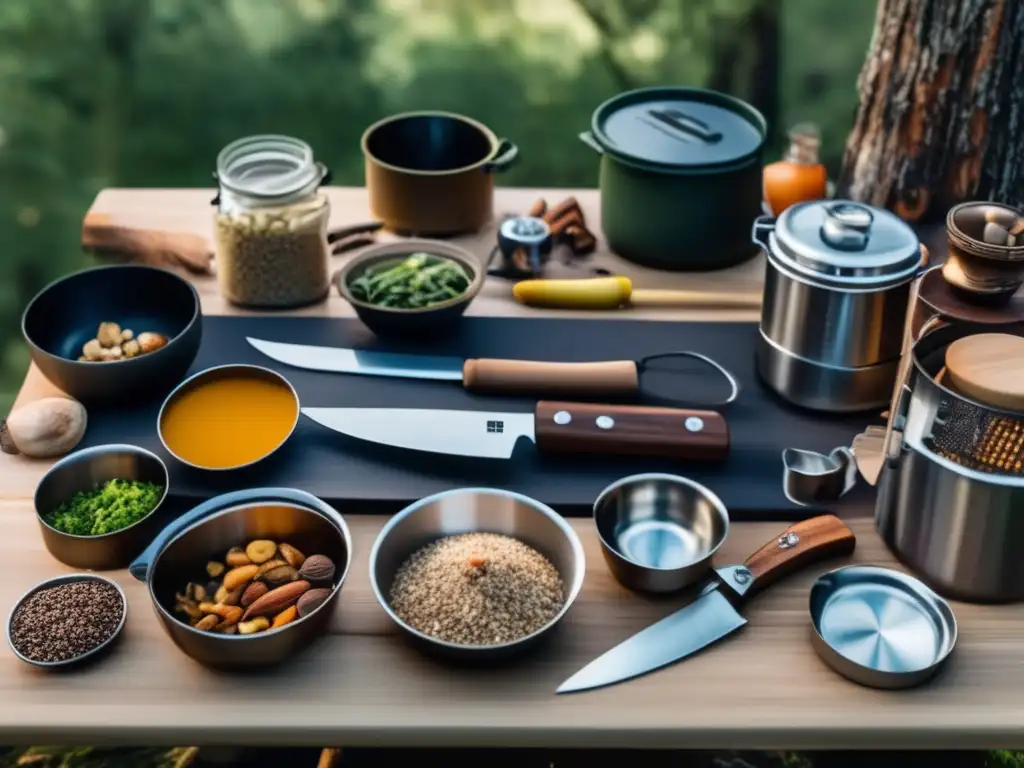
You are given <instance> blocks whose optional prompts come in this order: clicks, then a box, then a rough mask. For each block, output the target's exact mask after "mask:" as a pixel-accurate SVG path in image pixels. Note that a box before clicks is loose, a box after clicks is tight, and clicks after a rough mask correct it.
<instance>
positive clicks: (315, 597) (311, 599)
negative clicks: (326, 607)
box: [296, 587, 331, 618]
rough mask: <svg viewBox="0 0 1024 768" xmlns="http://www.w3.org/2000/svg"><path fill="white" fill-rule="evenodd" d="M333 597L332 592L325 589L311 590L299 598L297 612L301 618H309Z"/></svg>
mask: <svg viewBox="0 0 1024 768" xmlns="http://www.w3.org/2000/svg"><path fill="white" fill-rule="evenodd" d="M330 596H331V590H329V589H323V588H322V587H321V588H320V589H311V590H309V591H308V592H306V593H304V594H303V595H302V597H300V598H299V602H298V603H296V610H297V611H298V613H299V617H300V618H302V617H304V616H309V614H311V613H312V612H313V611H315V610H316V609H317V608H319V607H320V606H321V605H323V604H324V603H325V602H326V601H327V598H328V597H330Z"/></svg>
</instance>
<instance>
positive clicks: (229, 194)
mask: <svg viewBox="0 0 1024 768" xmlns="http://www.w3.org/2000/svg"><path fill="white" fill-rule="evenodd" d="M327 177H328V171H327V169H326V167H325V166H324V165H323V164H322V163H318V162H315V161H314V159H313V150H312V149H311V148H310V147H309V145H308V144H306V143H305V142H303V141H300V140H299V139H294V138H291V137H289V136H249V137H248V138H244V139H239V140H238V141H235V142H233V143H231V144H229V145H228V146H226V147H224V149H223V150H221V152H220V154H219V155H218V156H217V173H216V178H217V182H218V184H219V187H220V190H219V193H218V195H217V197H216V198H215V199H214V201H213V203H214V205H216V206H217V211H216V214H215V215H214V232H215V238H216V257H217V261H216V269H217V281H218V283H219V284H220V291H221V294H223V296H224V297H225V298H226V299H227V300H228V301H230V302H232V303H233V304H238V305H240V306H245V307H277V308H284V307H296V306H302V305H304V304H312V303H313V302H316V301H320V300H321V299H323V298H325V297H326V296H327V293H328V291H329V290H330V276H329V274H328V273H329V267H328V260H329V256H328V250H327V220H328V218H329V216H330V205H329V203H328V201H327V197H326V196H325V195H324V194H322V193H321V192H319V191H318V190H319V187H320V185H321V184H322V183H324V182H325V181H326V179H327Z"/></svg>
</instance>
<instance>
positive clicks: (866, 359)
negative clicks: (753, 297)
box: [753, 200, 923, 412]
mask: <svg viewBox="0 0 1024 768" xmlns="http://www.w3.org/2000/svg"><path fill="white" fill-rule="evenodd" d="M753 238H754V241H755V242H757V243H759V244H760V245H761V247H762V248H763V249H764V251H765V254H766V256H767V265H766V269H765V287H764V300H763V303H762V309H761V326H760V337H759V338H758V343H757V369H758V373H759V374H760V376H761V378H762V379H763V380H764V381H765V383H767V384H768V386H769V387H771V388H772V389H773V390H775V391H776V392H777V393H778V394H779V395H781V396H782V397H783V398H785V399H787V400H789V401H790V402H792V403H794V404H796V405H799V406H802V407H805V408H810V409H813V410H820V411H831V412H854V411H861V410H869V409H874V408H879V407H882V406H884V405H885V404H886V403H888V402H889V399H890V397H891V395H892V387H893V382H894V380H895V377H896V373H897V368H898V366H899V359H900V352H901V350H902V344H903V329H904V323H905V321H906V316H907V306H908V303H909V299H910V288H911V284H912V282H913V281H914V279H915V278H916V277H917V276H918V275H919V274H920V272H921V269H922V266H923V264H922V262H923V259H922V254H921V244H920V242H919V241H918V239H917V236H916V235H915V234H914V231H913V230H912V229H911V228H910V227H909V226H908V225H907V224H906V223H905V222H903V221H902V220H901V219H899V218H898V217H897V216H895V215H894V214H892V213H890V212H889V211H885V210H881V209H879V208H874V207H872V206H869V205H864V204H861V203H856V202H852V201H848V200H826V201H814V202H808V203H798V204H796V205H793V206H790V207H789V208H787V209H786V210H785V211H783V213H782V214H781V215H780V216H779V217H778V218H773V217H761V218H759V219H757V221H755V223H754V230H753Z"/></svg>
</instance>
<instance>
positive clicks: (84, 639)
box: [11, 581, 124, 661]
mask: <svg viewBox="0 0 1024 768" xmlns="http://www.w3.org/2000/svg"><path fill="white" fill-rule="evenodd" d="M123 615H124V602H123V601H122V600H121V595H120V593H119V592H118V591H117V590H116V589H115V588H114V587H113V586H111V585H110V584H106V583H104V582H101V581H76V582H72V583H70V584H60V585H58V586H56V587H50V588H49V589H44V590H41V591H39V592H36V593H35V594H34V595H32V597H30V598H29V599H28V600H26V601H25V602H24V603H22V605H21V607H20V608H18V610H17V611H16V612H15V614H14V618H13V619H12V621H11V641H12V643H13V644H14V647H15V648H17V649H18V652H19V653H20V654H21V655H23V656H24V657H25V658H27V659H31V660H32V661H68V660H69V659H73V658H75V657H77V656H81V655H82V654H84V653H88V652H89V651H91V650H92V649H94V648H96V647H97V646H99V645H101V644H102V643H103V642H105V641H106V640H108V639H109V638H110V636H111V635H113V634H114V632H115V631H116V630H117V626H118V624H120V623H121V617H122V616H123Z"/></svg>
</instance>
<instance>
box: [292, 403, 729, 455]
mask: <svg viewBox="0 0 1024 768" xmlns="http://www.w3.org/2000/svg"><path fill="white" fill-rule="evenodd" d="M302 413H303V414H304V415H305V416H306V417H307V418H309V419H312V420H313V421H315V422H317V423H318V424H321V425H322V426H325V427H327V428H328V429H332V430H334V431H335V432H340V433H342V434H344V435H348V436H349V437H355V438H358V439H360V440H368V441H371V442H374V443H380V444H382V445H389V446H392V447H395V448H405V449H408V450H416V451H426V452H429V453H443V454H449V455H454V456H469V457H473V458H483V459H510V458H512V454H513V452H514V450H515V447H516V444H517V443H518V442H519V440H520V438H527V439H528V440H530V441H532V442H533V443H535V444H536V446H537V450H538V451H539V452H541V453H549V454H591V455H594V454H601V455H607V456H646V457H652V458H654V457H659V458H668V459H676V460H679V461H720V460H722V459H724V458H725V457H726V456H727V455H728V453H729V427H728V424H727V423H726V421H725V418H724V417H723V416H722V415H721V414H720V413H717V412H715V411H698V410H685V409H680V408H657V407H647V406H629V405H599V404H595V403H564V402H548V401H541V402H539V403H537V406H536V408H535V409H534V412H533V413H495V412H492V411H456V410H440V409H426V408H303V409H302Z"/></svg>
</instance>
